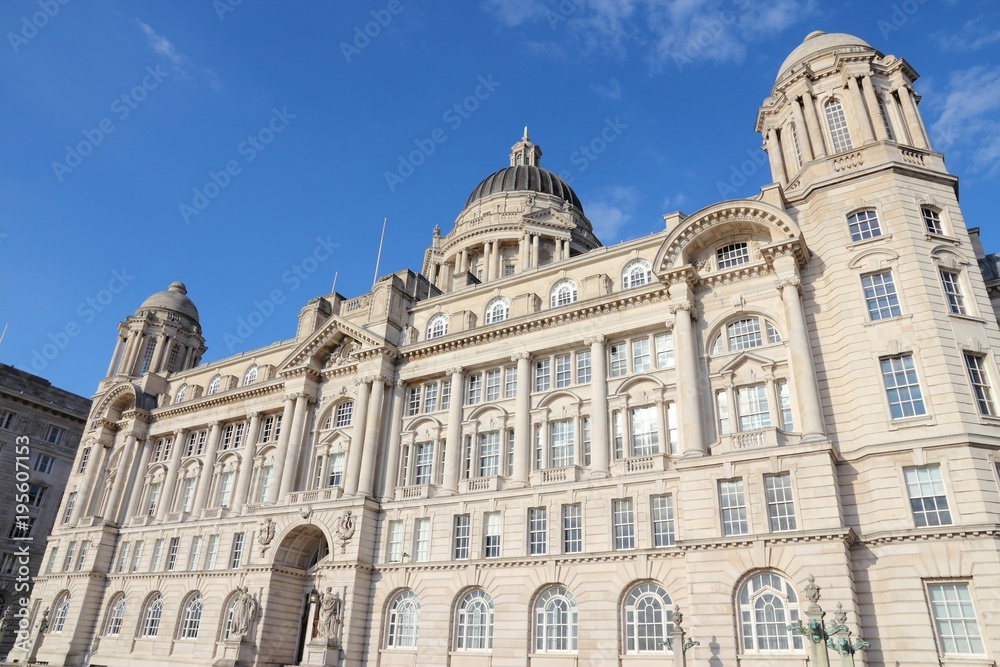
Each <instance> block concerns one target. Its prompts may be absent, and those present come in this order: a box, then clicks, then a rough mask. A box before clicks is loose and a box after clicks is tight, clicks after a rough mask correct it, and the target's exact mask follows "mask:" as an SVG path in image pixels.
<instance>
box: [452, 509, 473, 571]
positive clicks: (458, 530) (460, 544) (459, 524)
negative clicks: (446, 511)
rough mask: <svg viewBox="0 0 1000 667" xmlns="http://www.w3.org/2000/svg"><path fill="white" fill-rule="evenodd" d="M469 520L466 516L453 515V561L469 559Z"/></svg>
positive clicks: (470, 526)
mask: <svg viewBox="0 0 1000 667" xmlns="http://www.w3.org/2000/svg"><path fill="white" fill-rule="evenodd" d="M471 523H472V522H471V519H470V518H469V515H468V514H456V515H455V529H454V533H453V535H452V546H453V550H452V556H453V557H454V558H455V560H468V558H469V535H470V533H471V530H472V525H471Z"/></svg>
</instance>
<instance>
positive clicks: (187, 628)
mask: <svg viewBox="0 0 1000 667" xmlns="http://www.w3.org/2000/svg"><path fill="white" fill-rule="evenodd" d="M204 606H205V603H204V602H203V601H202V598H201V594H200V593H195V594H194V595H192V596H191V598H190V599H189V600H188V603H187V606H185V608H184V619H183V621H182V622H181V639H197V638H198V629H199V628H200V627H201V612H202V609H203V608H204Z"/></svg>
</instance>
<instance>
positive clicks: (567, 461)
mask: <svg viewBox="0 0 1000 667" xmlns="http://www.w3.org/2000/svg"><path fill="white" fill-rule="evenodd" d="M549 432H550V434H551V439H550V443H551V457H552V467H553V468H565V467H566V466H571V465H573V462H574V461H573V442H574V438H573V420H572V419H563V420H560V421H556V422H552V423H551V424H550V425H549Z"/></svg>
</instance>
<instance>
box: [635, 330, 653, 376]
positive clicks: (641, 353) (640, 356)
mask: <svg viewBox="0 0 1000 667" xmlns="http://www.w3.org/2000/svg"><path fill="white" fill-rule="evenodd" d="M650 363H651V362H650V357H649V339H648V338H639V339H638V340H634V341H632V372H633V373H645V372H646V371H648V370H649V369H650V368H651V365H650Z"/></svg>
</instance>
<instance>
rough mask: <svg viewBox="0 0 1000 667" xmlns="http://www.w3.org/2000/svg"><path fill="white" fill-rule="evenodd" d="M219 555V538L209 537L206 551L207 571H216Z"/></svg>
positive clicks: (215, 536) (216, 536)
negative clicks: (216, 560) (216, 559)
mask: <svg viewBox="0 0 1000 667" xmlns="http://www.w3.org/2000/svg"><path fill="white" fill-rule="evenodd" d="M218 553H219V536H218V535H209V536H208V549H206V551H205V569H206V570H214V569H215V557H216V556H217V555H218Z"/></svg>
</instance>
